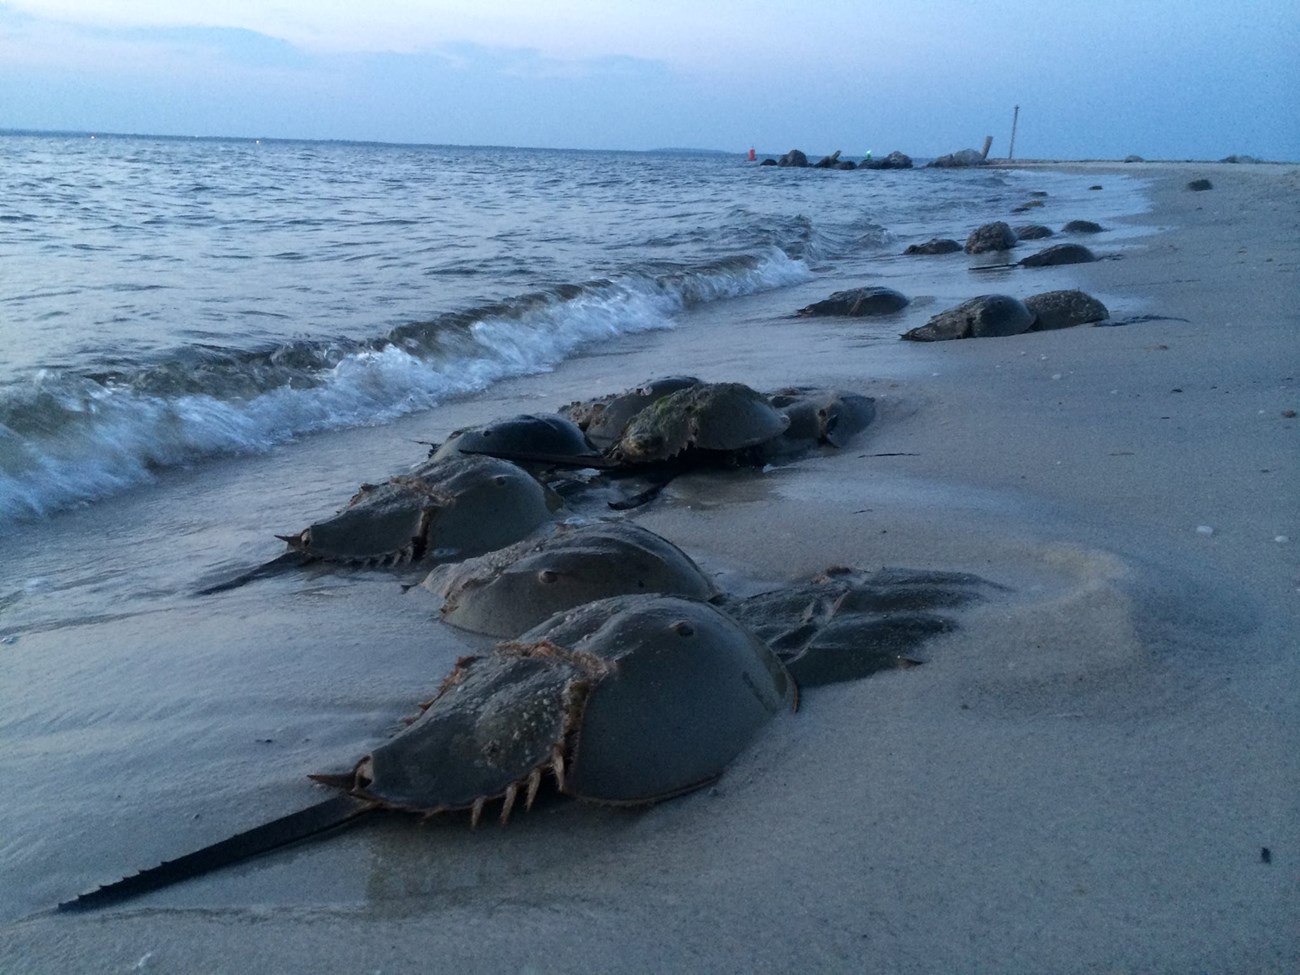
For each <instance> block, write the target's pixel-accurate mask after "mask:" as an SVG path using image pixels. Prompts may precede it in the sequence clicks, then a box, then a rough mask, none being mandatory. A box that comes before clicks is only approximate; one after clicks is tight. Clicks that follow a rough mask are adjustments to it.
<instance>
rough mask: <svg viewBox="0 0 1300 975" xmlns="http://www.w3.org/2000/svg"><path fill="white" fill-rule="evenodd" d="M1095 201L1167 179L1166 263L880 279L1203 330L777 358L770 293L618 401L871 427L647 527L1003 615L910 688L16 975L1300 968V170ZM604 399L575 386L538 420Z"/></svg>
mask: <svg viewBox="0 0 1300 975" xmlns="http://www.w3.org/2000/svg"><path fill="white" fill-rule="evenodd" d="M1087 168H1088V169H1090V170H1092V171H1095V172H1096V173H1097V181H1098V183H1101V184H1103V185H1104V183H1105V182H1106V179H1107V178H1108V176H1109V175H1110V174H1112V173H1115V172H1123V173H1124V174H1125V175H1126V176H1138V177H1141V178H1144V179H1147V180H1150V193H1151V197H1152V200H1153V204H1154V207H1153V210H1152V211H1151V212H1150V213H1148V214H1146V215H1143V216H1142V217H1140V218H1136V220H1135V223H1140V224H1142V225H1146V226H1150V227H1155V228H1158V230H1157V231H1156V232H1154V233H1152V234H1150V235H1149V236H1146V237H1141V238H1137V239H1136V243H1133V244H1132V245H1131V246H1128V247H1126V248H1124V249H1123V251H1122V259H1117V260H1107V261H1102V262H1099V263H1097V264H1092V265H1081V266H1074V267H1069V268H1060V269H1048V270H1047V271H1045V272H1044V273H1042V274H1040V275H1036V276H1034V277H1033V278H1030V277H1029V275H1031V274H1033V273H1035V272H1030V271H1027V270H1021V271H1012V272H1006V273H1004V274H1002V275H1001V276H999V277H995V278H990V277H988V276H987V275H981V276H978V277H977V276H975V275H972V274H971V273H970V272H968V271H966V270H965V265H964V264H962V265H958V264H953V263H949V264H947V265H942V267H944V268H947V270H942V271H941V270H935V268H936V267H940V265H934V264H924V263H921V259H916V260H915V262H914V259H907V261H908V262H909V263H906V264H904V263H903V262H901V261H899V262H894V264H893V265H892V272H893V274H894V278H893V281H891V283H894V282H902V281H905V280H908V278H906V277H903V276H902V275H906V274H910V275H912V276H913V278H912V280H913V281H914V282H915V281H924V286H925V287H926V288H927V289H929V290H933V291H934V293H935V295H936V305H937V307H935V308H933V309H931V310H938V307H944V306H946V304H947V303H955V301H949V300H948V299H950V298H953V299H957V300H960V299H961V298H964V297H968V296H970V295H972V294H976V293H979V292H981V291H1007V292H1009V293H1013V294H1019V295H1024V294H1029V293H1034V292H1036V291H1041V290H1048V289H1049V288H1053V287H1064V286H1069V285H1071V284H1074V285H1077V286H1080V287H1083V288H1084V289H1085V290H1088V291H1090V292H1092V293H1094V294H1097V295H1098V296H1100V297H1102V298H1103V300H1105V301H1106V302H1107V303H1108V304H1109V305H1110V306H1111V307H1112V311H1113V312H1114V313H1115V314H1116V317H1121V318H1124V317H1132V316H1135V315H1141V314H1151V315H1161V316H1169V317H1170V318H1173V319H1185V321H1178V320H1164V321H1153V322H1146V323H1143V324H1133V325H1129V326H1126V327H1117V328H1079V329H1072V330H1066V331H1061V332H1053V333H1043V334H1029V335H1023V336H1017V337H1013V338H1005V339H985V340H972V341H963V342H951V343H940V344H935V345H913V344H910V343H891V344H878V345H873V346H871V347H869V348H867V349H865V350H862V349H859V348H858V347H857V346H856V345H855V343H854V341H853V338H852V334H853V333H852V326H851V325H850V326H847V327H846V326H845V325H843V323H836V324H834V325H825V326H822V325H820V324H816V325H810V326H809V328H810V329H812V328H816V329H818V331H817V332H815V333H813V334H815V335H816V336H817V339H818V340H817V342H816V343H814V344H812V345H810V344H809V343H808V342H807V341H806V336H807V335H808V334H809V333H808V332H804V333H803V335H804V338H800V339H796V340H792V339H791V338H790V334H791V331H792V329H794V328H796V327H802V326H796V325H794V324H792V323H791V321H790V320H789V319H788V318H786V317H785V316H786V315H787V314H788V311H789V309H790V308H791V307H798V305H799V304H802V303H804V302H802V301H800V300H799V298H800V297H802V295H794V296H793V297H792V296H791V295H790V294H789V293H783V294H782V295H781V297H780V299H779V307H778V306H777V302H775V301H774V299H773V298H772V297H770V296H760V297H758V298H754V299H746V300H744V301H743V302H742V303H739V305H733V306H732V311H733V313H734V311H735V308H736V307H742V306H743V309H744V311H745V313H746V314H747V315H748V319H747V321H748V325H747V329H748V331H749V334H748V338H749V340H748V341H744V342H737V341H736V336H735V333H734V331H733V332H731V333H727V332H725V331H724V330H720V329H718V330H713V331H709V332H707V333H705V332H702V333H700V334H698V335H696V336H694V337H690V336H678V337H676V338H675V339H674V341H675V342H677V343H678V344H679V346H680V348H677V349H676V351H675V353H674V356H675V357H674V358H673V359H672V361H671V362H670V363H665V361H663V358H662V348H661V347H650V346H647V347H646V348H644V349H641V350H638V348H637V347H636V344H635V343H632V344H631V345H630V346H629V347H628V348H626V349H624V353H625V358H624V360H623V361H621V362H620V365H619V367H618V368H619V369H621V370H628V369H630V370H632V371H633V372H635V373H644V374H645V375H653V374H656V373H663V372H665V371H673V370H680V369H681V368H682V367H683V364H687V363H694V364H697V365H696V368H699V369H700V371H702V372H706V373H707V378H714V379H725V378H735V379H743V380H744V381H746V382H750V383H751V384H753V385H756V386H772V385H780V384H783V383H786V382H789V381H790V380H791V378H793V377H792V373H793V374H794V376H797V378H798V379H800V380H801V381H805V382H829V383H836V384H839V385H844V386H851V387H853V388H858V389H862V390H863V391H865V392H868V393H870V394H872V395H876V396H878V397H879V402H880V406H881V415H880V418H879V421H878V423H877V425H876V426H875V427H874V429H873V430H872V431H871V432H870V433H869V435H868V436H867V437H865V438H864V439H863V440H862V441H861V442H860V443H858V444H856V445H855V446H854V447H853V448H850V449H848V450H845V451H841V452H839V453H835V454H828V455H823V456H819V457H816V458H812V459H810V460H807V461H803V462H800V463H798V464H794V465H791V466H789V467H785V468H782V469H779V470H775V471H770V472H768V473H767V474H765V475H764V476H762V477H761V478H755V477H752V476H741V475H736V476H732V477H723V478H720V479H719V478H718V477H716V476H715V477H711V478H707V479H706V478H705V477H703V476H697V477H689V478H683V479H680V480H679V481H677V482H675V483H674V484H673V485H672V486H671V487H670V489H669V490H668V491H667V492H666V495H665V497H664V498H663V499H662V500H661V501H660V502H657V503H656V504H655V505H653V506H651V507H649V508H646V509H644V510H643V511H642V512H641V513H640V514H639V515H638V516H637V518H638V521H639V522H640V523H641V524H644V525H646V526H647V527H649V528H651V529H653V530H656V531H659V532H661V533H662V534H664V535H666V536H668V537H670V538H673V539H674V540H677V541H678V542H679V543H680V544H682V545H683V546H684V547H686V548H687V549H688V551H690V552H691V554H693V555H695V556H696V557H697V558H698V559H699V560H700V561H701V562H702V564H704V565H705V566H706V567H707V568H708V569H709V570H711V571H713V572H716V573H718V574H719V575H720V577H721V578H722V579H723V580H724V581H729V582H731V583H732V584H736V585H740V584H750V585H757V584H758V580H759V579H761V578H767V579H781V578H790V577H794V576H798V575H803V574H808V573H811V572H813V571H816V570H818V569H821V568H824V567H826V566H827V565H830V564H836V563H852V564H857V565H863V566H866V567H876V566H881V565H891V566H911V567H917V568H937V569H957V570H964V571H970V572H976V573H979V574H981V575H983V576H985V577H986V578H988V579H990V580H994V581H996V582H998V583H1001V584H1003V585H1005V586H1007V587H1008V590H1007V592H1006V593H1005V594H1003V595H999V596H996V597H994V598H990V599H988V600H987V601H986V602H985V603H983V604H982V605H980V606H979V607H977V608H976V609H974V610H972V611H969V612H966V613H965V614H964V615H963V616H962V627H961V629H960V630H959V631H957V632H955V633H953V634H950V635H947V636H945V637H943V638H942V639H940V640H937V641H934V642H933V643H931V644H930V645H929V646H928V647H927V649H926V653H925V657H926V660H927V662H926V664H925V665H924V666H922V667H919V668H914V669H910V670H907V671H900V672H897V673H890V674H886V675H882V676H878V677H875V678H872V679H869V680H866V681H862V682H859V683H854V684H846V685H839V686H836V687H830V688H822V689H817V690H815V691H811V692H809V693H808V694H807V695H806V696H805V701H804V706H803V708H802V709H801V711H800V712H799V713H798V714H797V715H792V716H789V717H788V718H785V719H783V720H781V721H778V722H776V723H775V724H774V725H773V726H772V728H771V729H770V731H769V732H768V733H766V734H765V735H764V737H763V739H762V740H761V741H759V742H758V743H757V744H756V745H755V746H754V747H753V748H752V749H751V750H750V751H749V752H748V753H746V755H745V756H743V757H742V759H741V760H740V761H738V762H737V763H736V764H735V766H734V767H733V768H731V769H730V770H729V771H728V773H727V774H726V775H725V776H724V777H723V779H722V780H721V781H720V782H719V783H718V785H717V787H716V788H714V789H712V790H708V791H706V792H703V793H700V794H696V795H693V796H689V797H686V798H683V799H681V800H675V801H673V802H670V803H666V804H664V805H662V806H659V807H656V808H654V809H652V810H650V811H648V812H639V813H626V812H616V811H608V810H599V809H591V808H584V807H579V806H577V805H574V804H557V805H554V806H551V807H548V808H546V809H543V810H541V811H537V812H534V813H533V814H532V815H531V816H527V817H519V818H517V820H516V821H515V822H514V823H512V824H511V826H510V828H509V829H507V830H500V831H498V830H480V831H479V832H477V833H473V834H471V833H470V832H469V831H468V830H465V829H464V828H463V824H460V823H443V824H436V825H433V826H431V827H426V828H424V829H422V830H421V829H416V828H413V827H412V826H411V825H410V824H409V823H405V822H396V823H392V822H382V823H377V824H374V825H371V826H366V827H362V828H358V829H356V830H354V831H352V832H349V833H347V834H344V835H341V836H339V837H337V838H336V839H334V840H331V841H330V842H328V843H320V844H316V845H313V846H310V847H302V848H300V849H298V850H296V851H292V852H286V853H282V854H279V855H277V856H276V857H274V858H271V859H268V860H263V861H260V862H257V863H254V864H250V865H247V866H246V867H241V868H236V869H233V870H230V871H226V872H224V873H223V874H222V875H218V876H214V877H211V878H205V879H204V880H202V881H198V882H195V883H191V884H187V885H184V886H183V887H179V888H173V889H172V890H170V891H167V892H164V893H160V894H157V895H153V896H151V897H149V898H146V899H142V900H140V901H137V902H133V903H131V904H128V905H125V906H123V907H122V908H119V909H114V910H106V911H102V912H98V913H93V914H88V915H79V916H56V915H50V914H41V915H38V916H34V917H30V918H28V919H26V920H23V921H19V922H16V923H13V924H10V925H8V926H6V927H4V928H0V970H3V971H4V972H6V973H8V972H29V971H30V972H41V973H46V972H130V971H143V972H238V973H241V975H252V973H262V972H267V973H270V972H322V973H324V972H386V973H392V972H416V971H420V972H425V971H473V972H480V971H482V972H501V971H536V972H547V971H557V972H574V971H592V972H655V971H708V972H737V973H740V972H793V971H828V972H840V971H843V972H850V971H852V972H856V971H879V972H936V973H939V972H942V973H950V972H963V973H976V972H990V973H992V972H998V973H1002V972H1013V973H1014V972H1026V973H1029V972H1106V973H1112V972H1168V973H1186V972H1207V973H1243V975H1245V973H1252V975H1254V973H1278V975H1282V973H1287V975H1290V973H1293V972H1295V971H1297V970H1300V925H1298V924H1297V918H1300V866H1298V864H1300V748H1298V747H1297V746H1298V745H1300V706H1298V703H1297V689H1298V688H1300V654H1298V653H1297V651H1298V650H1300V637H1297V634H1300V611H1298V610H1300V577H1298V570H1300V566H1297V558H1296V552H1297V551H1298V549H1297V546H1298V545H1300V500H1298V499H1300V491H1298V490H1297V477H1296V475H1297V474H1298V473H1300V465H1298V463H1297V460H1298V458H1300V452H1298V451H1297V438H1298V436H1300V419H1296V418H1295V417H1294V416H1290V417H1288V416H1286V415H1284V414H1285V413H1286V411H1294V410H1297V409H1300V391H1298V389H1297V382H1296V378H1297V374H1298V373H1297V371H1298V370H1300V362H1298V361H1297V335H1300V315H1298V314H1297V311H1296V307H1297V299H1298V298H1300V287H1298V285H1300V170H1298V169H1297V168H1295V167H1279V166H1230V165H1217V164H1208V165H1207V164H1188V165H1182V164H1144V165H1139V166H1126V167H1118V166H1114V165H1111V166H1106V165H1093V166H1089V167H1087ZM1201 176H1204V177H1208V178H1210V179H1211V180H1213V182H1214V189H1213V190H1212V191H1209V192H1204V193H1192V192H1189V191H1187V190H1185V189H1184V188H1183V187H1184V184H1185V183H1186V182H1187V181H1188V180H1189V179H1192V178H1195V177H1201ZM1069 216H1071V215H1070V214H1061V215H1059V217H1060V221H1061V222H1063V220H1064V219H1068V217H1069ZM1089 243H1090V244H1093V242H1091V241H1090V242H1089ZM1094 246H1095V248H1096V249H1097V250H1099V251H1103V252H1105V251H1107V249H1108V248H1107V245H1106V238H1104V237H1102V238H1099V239H1098V240H1097V241H1096V243H1095V245H1094ZM923 275H928V276H929V277H926V278H923V277H922V276H923ZM847 283H853V282H847ZM859 283H860V282H859ZM897 286H900V287H903V290H905V291H906V290H909V288H908V287H906V286H903V285H902V284H901V283H900V284H898V285H897ZM828 290H831V288H829V287H827V282H826V281H824V280H823V281H820V282H818V283H817V284H816V285H815V286H812V287H811V289H810V290H809V293H808V295H807V297H808V298H809V300H811V299H813V298H816V297H820V296H821V295H822V293H824V292H825V291H828ZM910 290H911V293H915V292H916V286H915V285H914V287H913V288H912V289H910ZM814 292H815V293H814ZM928 313H929V311H927V310H925V309H924V308H922V309H919V310H917V311H916V312H915V314H916V315H917V316H919V320H918V321H915V322H913V321H909V322H908V323H907V325H911V324H919V323H920V321H923V320H924V318H925V316H926V315H927V314H928ZM683 343H690V344H689V345H684V344H683ZM699 363H709V365H708V367H704V366H699V365H698V364H699ZM607 369H608V365H607V364H606V363H602V362H601V360H600V358H599V357H590V358H587V359H583V360H575V361H574V362H573V363H570V364H566V366H565V367H564V368H563V369H561V370H560V371H559V373H557V374H556V376H552V377H549V379H548V385H547V386H546V387H545V389H546V395H549V396H552V397H553V396H554V391H555V389H556V388H557V387H559V388H562V389H564V390H571V391H572V392H573V394H574V395H577V394H578V393H580V392H581V391H584V390H590V389H591V388H593V385H594V386H595V387H596V388H600V386H601V384H600V383H599V380H600V379H601V378H602V377H603V376H604V375H606V372H605V371H603V370H607ZM537 389H538V387H536V386H534V385H530V381H529V380H520V381H517V382H515V383H511V384H505V385H504V386H503V387H502V390H501V391H500V393H499V396H500V405H502V406H504V407H508V408H518V407H520V406H528V405H532V406H534V407H538V406H541V405H542V404H540V403H537V402H531V403H530V398H533V397H537V396H540V395H541V393H539V392H537ZM479 408H480V409H481V408H482V405H481V404H479ZM505 411H506V410H505V409H503V410H502V412H505ZM1284 539H1290V540H1289V541H1288V540H1284ZM375 591H376V592H378V589H376V590H375ZM376 612H379V610H378V609H377V610H376ZM377 710H378V705H377ZM9 788H10V789H11V792H12V791H13V790H15V788H19V789H20V788H21V784H20V783H14V782H10V783H9ZM277 811H287V810H277ZM160 819H161V817H160ZM245 825H249V824H248V823H247V822H246V821H245ZM205 827H206V828H207V829H209V830H211V829H217V827H218V824H216V823H208V824H205ZM208 835H209V838H216V836H213V835H211V833H209V834H208ZM170 849H171V851H172V852H180V851H179V850H176V849H175V848H174V847H172V848H170ZM1264 850H1267V851H1268V856H1267V857H1265V856H1264V853H1263V851H1264ZM1266 860H1267V861H1268V862H1265V861H1266ZM108 862H109V861H107V860H106V861H105V862H104V863H103V864H95V865H94V866H95V869H96V870H101V869H105V870H106V869H110V868H109V867H108V865H107V864H108ZM114 862H115V861H114ZM141 865H143V864H141ZM103 879H105V880H107V879H110V878H109V877H104V878H103Z"/></svg>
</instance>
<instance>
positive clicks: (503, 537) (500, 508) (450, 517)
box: [279, 457, 559, 565]
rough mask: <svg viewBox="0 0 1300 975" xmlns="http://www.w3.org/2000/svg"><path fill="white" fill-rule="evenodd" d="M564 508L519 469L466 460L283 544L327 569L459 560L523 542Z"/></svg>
mask: <svg viewBox="0 0 1300 975" xmlns="http://www.w3.org/2000/svg"><path fill="white" fill-rule="evenodd" d="M558 507H559V504H558V501H557V500H556V499H554V498H553V497H552V496H551V495H548V493H547V491H546V489H545V488H544V487H543V486H542V485H541V483H540V482H538V481H537V479H536V478H534V477H532V476H530V475H529V474H528V473H527V472H526V471H524V470H522V469H521V468H519V467H518V466H516V465H514V464H511V463H509V462H508V461H503V460H497V459H495V458H491V457H461V458H455V459H447V460H439V461H428V462H426V463H424V464H421V465H420V466H419V467H417V468H415V470H414V471H412V472H411V473H410V474H404V475H399V476H397V477H392V478H389V479H388V481H387V482H385V483H384V484H379V485H371V484H365V485H362V487H361V490H360V491H359V492H358V493H357V494H356V495H355V496H354V497H353V498H352V500H351V501H349V502H348V504H347V506H346V507H345V508H343V510H342V511H340V512H339V513H338V514H337V515H335V516H334V517H333V518H328V519H326V520H325V521H320V522H316V523H315V524H313V525H310V526H308V527H307V528H305V529H303V530H302V531H301V532H299V533H298V534H297V535H281V536H279V537H280V538H282V539H283V540H284V541H285V542H286V543H287V544H288V545H289V548H290V549H292V550H293V551H295V552H299V553H301V554H303V555H306V556H308V557H310V558H312V559H319V560H321V561H324V562H341V563H344V564H354V565H355V564H360V565H385V564H390V565H392V564H401V563H403V562H415V561H418V560H420V559H423V558H436V559H439V560H441V561H453V560H456V559H463V558H468V557H469V556H471V555H479V554H481V553H483V552H490V551H491V550H492V549H494V548H500V547H501V546H503V545H509V544H510V543H511V542H515V541H518V540H519V539H520V538H522V537H523V536H525V535H527V534H529V533H530V532H532V531H533V530H534V529H536V528H537V527H538V526H540V525H542V524H543V523H545V522H547V521H549V520H550V518H551V516H552V513H553V511H554V510H556V509H557V508H558Z"/></svg>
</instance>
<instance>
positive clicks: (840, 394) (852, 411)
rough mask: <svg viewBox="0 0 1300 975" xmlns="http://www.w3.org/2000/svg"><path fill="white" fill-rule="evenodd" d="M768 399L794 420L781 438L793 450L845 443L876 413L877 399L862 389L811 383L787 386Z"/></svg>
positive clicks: (791, 451) (788, 448)
mask: <svg viewBox="0 0 1300 975" xmlns="http://www.w3.org/2000/svg"><path fill="white" fill-rule="evenodd" d="M768 402H769V403H771V404H772V406H773V407H775V408H776V409H777V410H779V411H780V412H782V413H784V414H785V415H786V417H788V418H789V420H790V425H789V427H787V428H786V430H785V433H783V434H782V435H781V438H780V442H781V443H783V444H784V445H785V446H786V447H787V449H786V450H785V451H782V452H784V453H793V452H797V451H800V450H803V449H806V448H807V447H809V446H812V445H821V444H830V445H831V446H834V447H843V446H844V445H845V444H846V443H848V442H849V440H850V439H851V438H852V437H853V435H854V434H855V433H857V432H859V431H860V430H863V429H865V428H866V427H867V426H868V425H869V424H870V423H871V421H872V420H874V419H875V417H876V401H875V400H874V399H872V398H871V397H869V396H863V395H861V394H859V393H846V392H844V391H842V390H838V389H816V388H813V387H809V386H787V387H786V388H785V389H778V390H777V391H776V392H775V393H771V394H769V395H768Z"/></svg>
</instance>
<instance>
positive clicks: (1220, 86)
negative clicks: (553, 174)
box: [0, 0, 1300, 160]
mask: <svg viewBox="0 0 1300 975" xmlns="http://www.w3.org/2000/svg"><path fill="white" fill-rule="evenodd" d="M366 6H367V5H362V4H359V3H356V2H354V0H234V2H209V0H185V2H184V3H181V2H149V0H0V128H10V129H13V128H33V129H68V130H77V131H105V132H136V133H150V134H167V135H235V136H269V137H281V138H312V139H359V140H376V141H386V142H429V143H453V144H480V145H481V144H489V145H521V146H554V147H572V148H590V149H649V148H656V147H665V146H691V147H698V148H717V149H729V150H736V151H741V150H743V149H745V148H748V147H749V146H751V145H752V146H757V147H758V148H759V149H760V150H761V151H772V152H778V151H783V150H785V149H788V148H791V147H793V146H798V147H801V148H803V149H805V150H806V151H808V152H809V153H812V154H817V153H822V152H829V151H830V150H832V149H843V150H844V152H845V153H846V154H849V155H860V154H862V153H864V152H865V151H867V150H868V149H870V150H872V151H874V152H875V153H876V154H877V155H879V154H882V153H885V152H888V151H890V150H892V149H902V150H903V151H905V152H908V153H910V154H912V155H918V156H930V155H937V154H939V153H942V152H946V151H950V150H953V149H958V148H962V147H965V146H978V145H979V143H980V141H981V140H982V138H983V136H984V135H986V134H991V135H993V136H994V139H995V142H994V154H995V155H1003V154H1005V151H1006V146H1007V139H1008V136H1009V134H1010V128H1011V114H1012V106H1013V105H1016V104H1019V105H1020V106H1021V112H1020V128H1019V133H1018V135H1017V142H1016V154H1017V155H1018V156H1021V157H1028V156H1041V157H1061V158H1094V157H1096V158H1116V157H1123V156H1125V155H1127V154H1129V153H1137V154H1140V155H1143V156H1146V157H1148V158H1219V157H1221V156H1225V155H1228V154H1230V153H1247V154H1251V155H1256V156H1260V157H1264V158H1271V159H1292V160H1294V159H1300V3H1297V2H1296V0H1235V2H1233V3H1223V2H1222V0H1217V2H1214V3H1210V2H1205V0H1181V2H1180V0H1123V2H1121V0H1094V2H1071V0H978V2H976V0H891V2H873V0H748V2H740V0H652V2H631V0H603V2H602V0H535V2H532V3H523V2H520V0H515V2H510V3H507V2H502V0H387V2H376V3H374V4H371V5H368V6H369V7H370V8H372V9H366ZM373 8H378V9H373Z"/></svg>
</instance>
